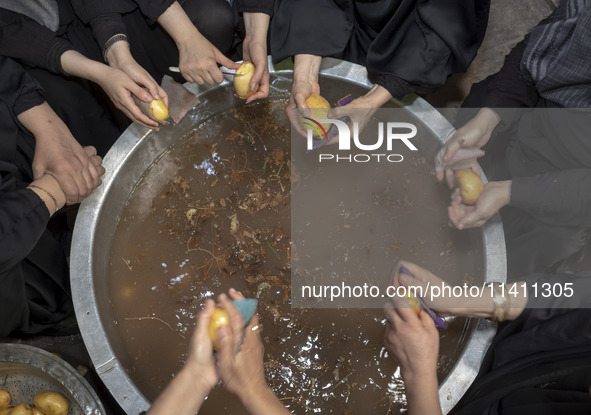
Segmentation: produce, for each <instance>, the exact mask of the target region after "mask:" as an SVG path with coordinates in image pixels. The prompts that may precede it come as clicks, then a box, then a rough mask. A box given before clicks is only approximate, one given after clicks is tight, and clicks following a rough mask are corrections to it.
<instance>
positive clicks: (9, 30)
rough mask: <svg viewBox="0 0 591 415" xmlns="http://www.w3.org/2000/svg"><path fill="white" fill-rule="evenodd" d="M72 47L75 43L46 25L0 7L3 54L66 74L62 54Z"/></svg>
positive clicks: (0, 44)
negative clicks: (61, 59) (72, 43)
mask: <svg viewBox="0 0 591 415" xmlns="http://www.w3.org/2000/svg"><path fill="white" fill-rule="evenodd" d="M60 10H61V9H60ZM60 17H61V16H60ZM71 49H74V47H73V46H72V45H71V44H70V43H68V42H67V41H66V40H65V39H63V38H61V37H60V36H59V35H58V34H57V33H54V32H52V31H51V30H50V29H48V28H47V27H45V26H42V25H41V24H39V23H37V22H35V21H34V20H32V19H30V18H29V17H27V16H24V15H22V14H18V13H15V12H12V11H8V10H6V9H2V8H0V55H2V56H8V57H10V58H14V59H16V60H18V61H20V62H23V63H25V64H27V65H29V66H31V67H40V68H45V69H47V70H49V71H51V72H53V73H60V74H63V73H64V71H63V68H62V64H61V62H60V57H61V56H62V54H63V53H64V52H66V51H67V50H71Z"/></svg>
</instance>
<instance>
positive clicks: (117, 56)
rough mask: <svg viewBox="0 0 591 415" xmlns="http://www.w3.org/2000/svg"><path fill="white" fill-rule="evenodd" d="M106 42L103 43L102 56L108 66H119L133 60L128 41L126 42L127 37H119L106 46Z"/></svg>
mask: <svg viewBox="0 0 591 415" xmlns="http://www.w3.org/2000/svg"><path fill="white" fill-rule="evenodd" d="M111 39H113V38H111ZM107 44H108V42H107ZM107 44H105V47H106V49H105V50H104V53H103V56H104V58H105V61H106V62H107V63H108V64H109V65H110V66H115V67H120V66H122V65H125V64H126V63H127V62H129V61H132V60H133V57H132V56H131V51H130V50H129V43H128V42H127V38H125V39H120V40H118V41H116V42H115V43H113V44H111V45H110V46H109V47H107Z"/></svg>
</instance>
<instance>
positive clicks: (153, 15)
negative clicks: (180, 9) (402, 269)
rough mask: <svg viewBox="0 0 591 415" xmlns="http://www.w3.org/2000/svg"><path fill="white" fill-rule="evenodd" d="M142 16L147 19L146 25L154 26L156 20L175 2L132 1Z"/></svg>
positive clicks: (169, 0) (170, 0) (164, 0)
mask: <svg viewBox="0 0 591 415" xmlns="http://www.w3.org/2000/svg"><path fill="white" fill-rule="evenodd" d="M134 1H135V2H136V4H137V5H138V6H139V8H140V10H141V12H142V14H143V15H144V16H146V18H147V19H148V23H150V24H154V23H155V22H156V20H158V18H159V17H160V16H161V15H162V13H164V12H165V11H166V9H168V8H169V7H170V6H171V5H172V4H173V3H174V2H175V0H134Z"/></svg>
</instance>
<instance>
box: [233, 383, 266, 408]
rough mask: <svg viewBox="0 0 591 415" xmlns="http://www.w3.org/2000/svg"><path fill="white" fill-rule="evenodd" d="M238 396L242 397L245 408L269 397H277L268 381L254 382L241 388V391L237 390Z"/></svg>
mask: <svg viewBox="0 0 591 415" xmlns="http://www.w3.org/2000/svg"><path fill="white" fill-rule="evenodd" d="M236 396H237V397H238V399H240V402H241V403H242V405H244V407H245V408H247V409H248V408H250V407H252V406H253V405H256V404H258V403H259V402H261V401H264V400H265V398H267V397H273V398H274V397H275V394H274V393H273V390H271V388H270V387H269V386H268V385H267V383H266V382H263V383H260V382H253V383H252V384H250V385H248V386H247V387H245V388H241V389H240V392H236Z"/></svg>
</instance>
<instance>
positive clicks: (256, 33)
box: [243, 13, 271, 46]
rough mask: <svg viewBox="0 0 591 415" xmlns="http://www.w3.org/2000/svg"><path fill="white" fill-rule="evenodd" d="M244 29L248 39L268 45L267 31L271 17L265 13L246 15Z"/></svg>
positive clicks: (244, 15)
mask: <svg viewBox="0 0 591 415" xmlns="http://www.w3.org/2000/svg"><path fill="white" fill-rule="evenodd" d="M243 17H244V28H245V30H246V37H247V38H252V40H253V41H255V42H262V43H264V44H265V46H266V44H267V31H268V29H269V21H270V20H271V17H270V16H269V15H268V14H265V13H244V14H243Z"/></svg>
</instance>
